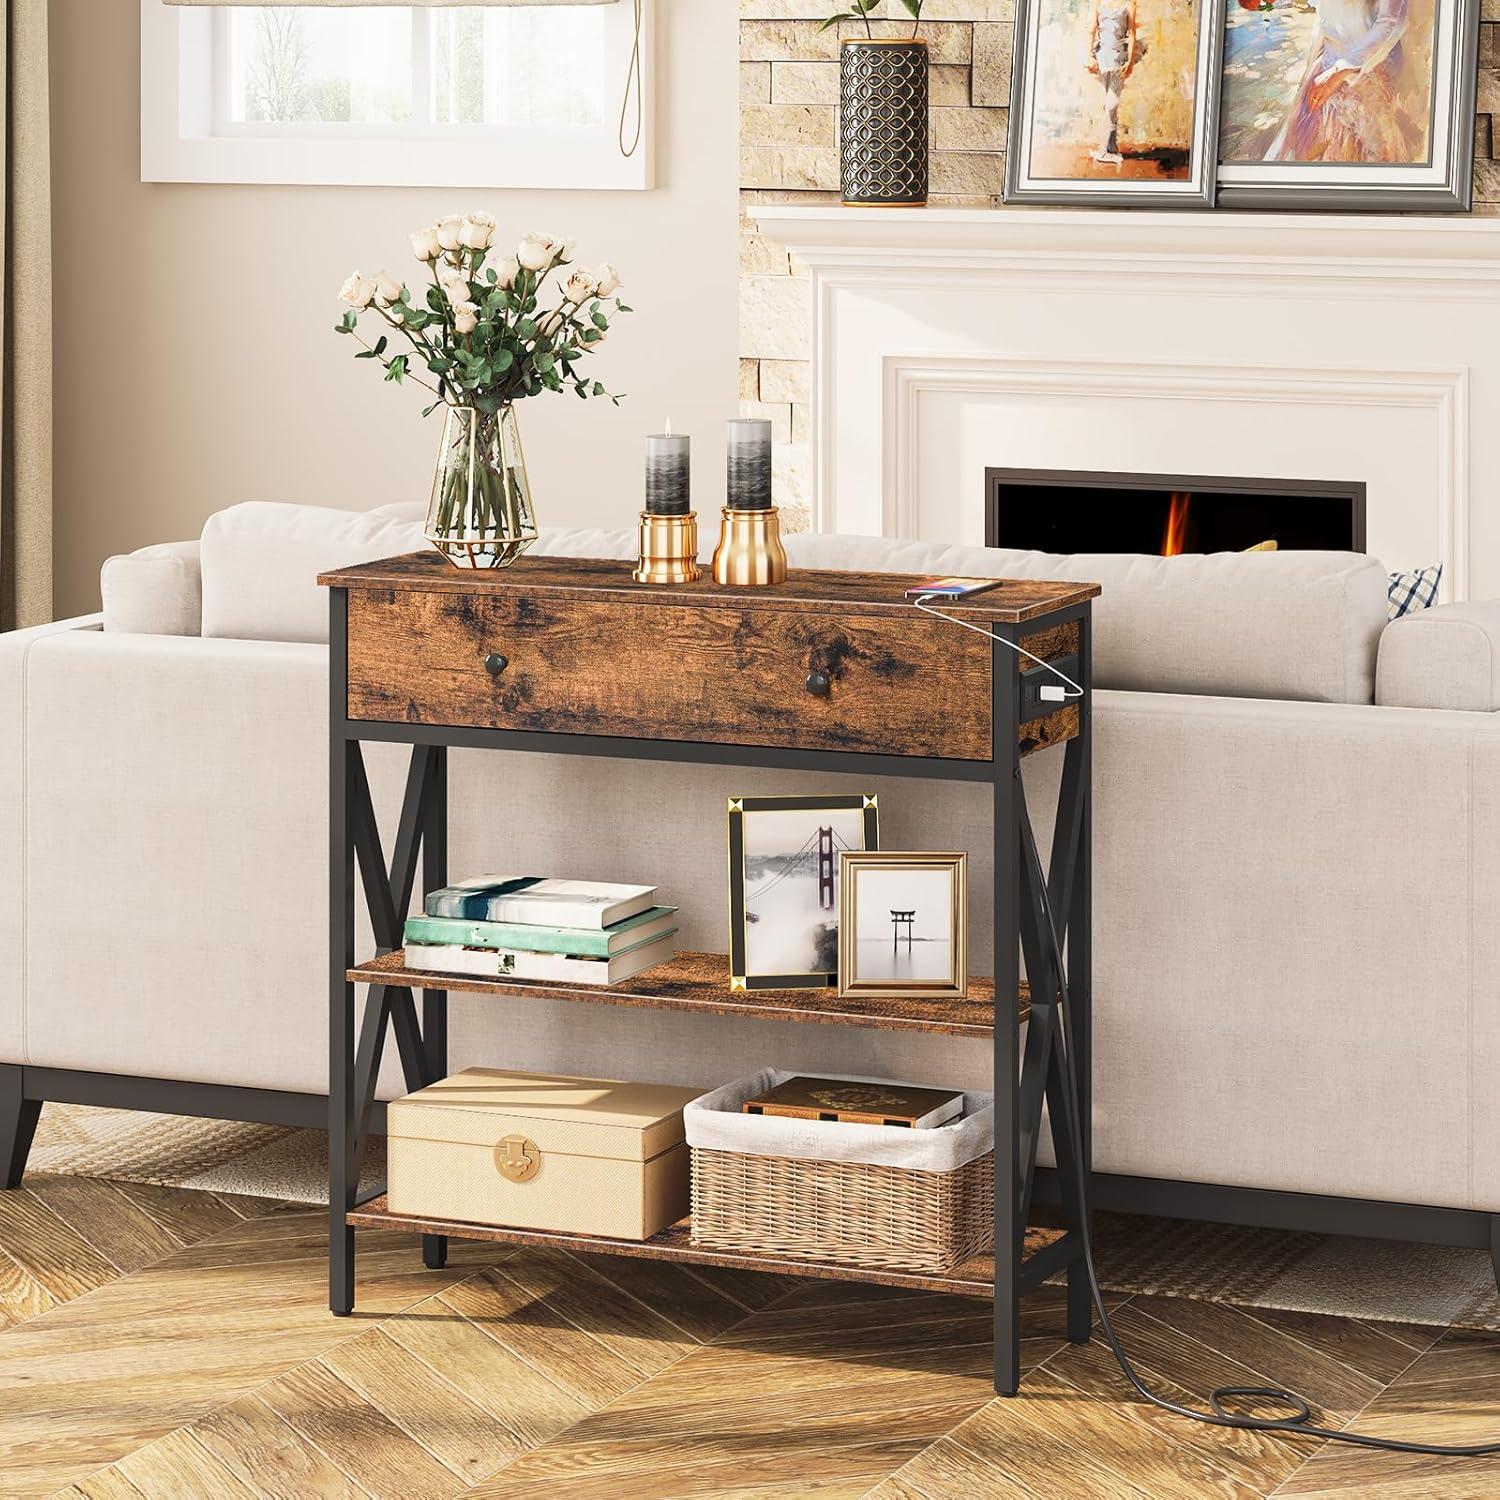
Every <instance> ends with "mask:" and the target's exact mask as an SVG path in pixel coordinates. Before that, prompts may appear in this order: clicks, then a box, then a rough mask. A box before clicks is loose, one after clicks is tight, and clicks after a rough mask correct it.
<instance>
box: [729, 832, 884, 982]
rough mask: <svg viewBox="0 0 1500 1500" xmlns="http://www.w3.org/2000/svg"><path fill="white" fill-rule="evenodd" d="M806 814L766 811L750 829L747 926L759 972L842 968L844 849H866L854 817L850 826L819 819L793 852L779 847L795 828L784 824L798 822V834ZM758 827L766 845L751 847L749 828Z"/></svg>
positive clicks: (754, 964) (754, 968)
mask: <svg viewBox="0 0 1500 1500" xmlns="http://www.w3.org/2000/svg"><path fill="white" fill-rule="evenodd" d="M805 816H806V815H805V814H801V815H798V814H792V813H782V814H766V813H761V814H758V815H757V817H756V818H755V819H753V820H749V823H748V824H747V847H746V850H745V923H746V942H747V945H748V948H749V950H750V953H751V955H752V957H751V962H750V968H751V970H752V972H754V973H766V974H795V973H815V972H817V971H819V970H823V971H825V972H828V973H832V972H833V971H834V970H835V969H836V968H837V967H838V857H839V851H840V850H845V849H847V850H851V851H852V850H859V849H862V848H863V847H864V842H863V831H862V827H861V824H860V817H859V814H857V813H852V814H851V815H850V817H849V821H848V825H847V829H841V828H840V827H839V826H838V824H837V823H830V822H824V821H820V822H819V823H818V824H817V826H816V827H814V828H813V829H812V831H811V832H810V833H808V834H807V835H806V837H805V838H803V839H802V842H801V843H799V844H798V845H797V846H796V847H795V848H793V849H792V850H791V851H790V852H789V853H788V852H784V850H782V849H777V848H775V847H774V846H775V843H776V842H777V835H781V836H782V837H783V838H785V835H786V834H788V833H790V832H792V831H793V830H791V829H788V828H787V827H786V826H785V821H786V820H789V819H792V818H795V819H796V824H795V831H796V832H799V833H800V832H801V829H802V828H803V827H805V826H806V825H805V822H804V819H805ZM826 816H827V814H826V813H825V814H824V817H825V818H826ZM757 824H758V825H759V826H758V827H754V831H755V833H756V834H757V835H759V837H758V838H757V839H756V840H755V842H756V843H757V844H758V845H760V847H759V848H751V847H750V837H749V830H750V828H751V827H753V826H754V825H757ZM777 824H781V825H782V826H780V827H777V826H775V825H777ZM786 841H787V842H789V839H787V840H786Z"/></svg>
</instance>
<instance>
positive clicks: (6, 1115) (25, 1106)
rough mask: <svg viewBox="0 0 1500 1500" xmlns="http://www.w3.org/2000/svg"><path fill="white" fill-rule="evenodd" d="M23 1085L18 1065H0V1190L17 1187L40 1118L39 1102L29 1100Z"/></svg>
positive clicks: (22, 1077)
mask: <svg viewBox="0 0 1500 1500" xmlns="http://www.w3.org/2000/svg"><path fill="white" fill-rule="evenodd" d="M24 1083H25V1078H24V1074H23V1071H22V1069H21V1068H20V1066H19V1065H18V1064H15V1063H5V1064H3V1065H0V1186H4V1187H6V1188H16V1187H20V1185H21V1174H22V1173H23V1172H25V1170H26V1158H27V1157H28V1156H29V1155H30V1154H31V1142H32V1139H33V1137H34V1136H35V1135H36V1123H37V1121H38V1120H39V1119H41V1116H42V1101H41V1100H40V1099H28V1098H27V1097H26V1094H25V1089H24Z"/></svg>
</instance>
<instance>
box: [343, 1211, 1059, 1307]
mask: <svg viewBox="0 0 1500 1500" xmlns="http://www.w3.org/2000/svg"><path fill="white" fill-rule="evenodd" d="M348 1222H349V1223H350V1224H352V1225H353V1226H354V1227H355V1228H356V1229H396V1230H405V1231H407V1232H409V1233H411V1234H441V1235H447V1236H448V1237H449V1238H451V1239H462V1240H495V1241H498V1242H500V1243H502V1244H514V1245H546V1246H549V1247H551V1248H553V1249H559V1250H584V1251H590V1252H592V1253H594V1254H598V1255H635V1256H640V1257H642V1258H644V1259H646V1260H675V1261H684V1262H686V1263H688V1264H691V1265H702V1266H731V1267H733V1268H735V1269H737V1270H741V1271H770V1272H772V1273H774V1274H776V1275H780V1276H810V1277H814V1278H817V1279H821V1280H824V1281H867V1282H873V1283H874V1284H876V1285H878V1286H899V1287H913V1288H916V1289H918V1290H921V1291H930V1292H953V1293H956V1294H957V1295H959V1296H963V1297H990V1296H992V1295H993V1293H994V1280H995V1259H994V1257H993V1256H992V1255H977V1256H975V1257H974V1259H973V1260H968V1261H965V1262H964V1263H963V1264H962V1265H961V1266H959V1267H958V1268H957V1269H956V1270H953V1271H949V1272H947V1273H945V1274H941V1275H940V1274H937V1273H934V1272H930V1271H886V1270H874V1269H870V1268H867V1267H864V1266H845V1265H839V1264H837V1263H835V1262H832V1261H809V1260H793V1259H790V1258H782V1259H777V1258H775V1257H767V1256H764V1255H750V1254H744V1253H739V1252H736V1251H733V1250H705V1249H701V1248H700V1247H698V1246H696V1245H694V1244H693V1243H692V1237H691V1233H690V1221H689V1220H687V1219H681V1220H679V1221H678V1222H677V1223H676V1224H673V1225H672V1226H671V1228H669V1229H664V1230H662V1232H661V1233H660V1234H658V1235H655V1236H654V1237H653V1238H651V1239H649V1240H618V1239H611V1238H610V1237H608V1236H607V1235H588V1234H553V1233H550V1232H548V1231H545V1230H539V1229H497V1228H495V1227H493V1226H492V1225H489V1224H467V1223H464V1222H462V1221H459V1220H452V1219H424V1218H418V1217H417V1216H416V1215H414V1214H393V1213H392V1212H391V1211H390V1208H389V1207H388V1206H387V1203H386V1198H385V1195H384V1194H383V1193H382V1194H381V1195H380V1196H379V1197H378V1198H371V1199H370V1200H369V1201H368V1202H366V1203H362V1204H360V1205H359V1207H358V1208H356V1209H354V1210H352V1211H351V1212H350V1214H349V1215H348ZM1064 1233H1065V1232H1064V1231H1063V1230H1061V1229H1046V1228H1040V1227H1032V1228H1029V1229H1027V1231H1026V1249H1025V1259H1026V1261H1027V1262H1031V1261H1032V1260H1033V1259H1034V1258H1035V1257H1037V1256H1039V1255H1041V1254H1042V1253H1043V1252H1045V1251H1048V1250H1050V1249H1053V1248H1054V1247H1058V1248H1061V1241H1062V1240H1063V1238H1064ZM1051 1259H1052V1257H1051V1256H1049V1257H1048V1260H1049V1261H1050V1260H1051ZM1061 1263H1062V1262H1059V1264H1061ZM1038 1269H1041V1267H1040V1266H1038ZM1051 1269H1052V1267H1050V1266H1049V1267H1048V1271H1049V1272H1050V1270H1051ZM1033 1279H1034V1278H1030V1277H1028V1278H1027V1280H1028V1281H1030V1280H1033Z"/></svg>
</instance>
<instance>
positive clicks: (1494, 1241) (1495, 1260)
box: [1490, 1214, 1500, 1287]
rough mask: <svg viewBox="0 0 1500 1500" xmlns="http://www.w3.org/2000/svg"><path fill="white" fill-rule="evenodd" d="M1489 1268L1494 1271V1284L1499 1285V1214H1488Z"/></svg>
mask: <svg viewBox="0 0 1500 1500" xmlns="http://www.w3.org/2000/svg"><path fill="white" fill-rule="evenodd" d="M1490 1269H1491V1270H1492V1271H1493V1272H1494V1273H1495V1285H1496V1286H1497V1287H1500V1214H1491V1215H1490Z"/></svg>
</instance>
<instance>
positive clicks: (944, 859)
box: [839, 849, 969, 1000]
mask: <svg viewBox="0 0 1500 1500" xmlns="http://www.w3.org/2000/svg"><path fill="white" fill-rule="evenodd" d="M968 860H969V857H968V855H967V854H961V853H933V852H920V853H910V852H907V853H903V852H902V851H900V850H894V849H888V850H879V851H876V850H868V851H864V852H860V853H851V852H844V853H841V854H840V855H839V994H840V995H864V996H872V997H875V998H886V999H908V998H914V997H916V998H927V999H932V998H940V999H955V1000H961V999H963V998H964V997H965V996H966V995H967V994H968V992H969V872H968ZM945 882H946V885H945ZM861 915H863V919H864V920H863V922H862V921H861ZM887 932H889V935H890V940H891V948H890V952H889V953H887V952H886V950H885V938H886V934H887ZM903 945H904V947H903ZM919 950H921V951H919Z"/></svg>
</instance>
